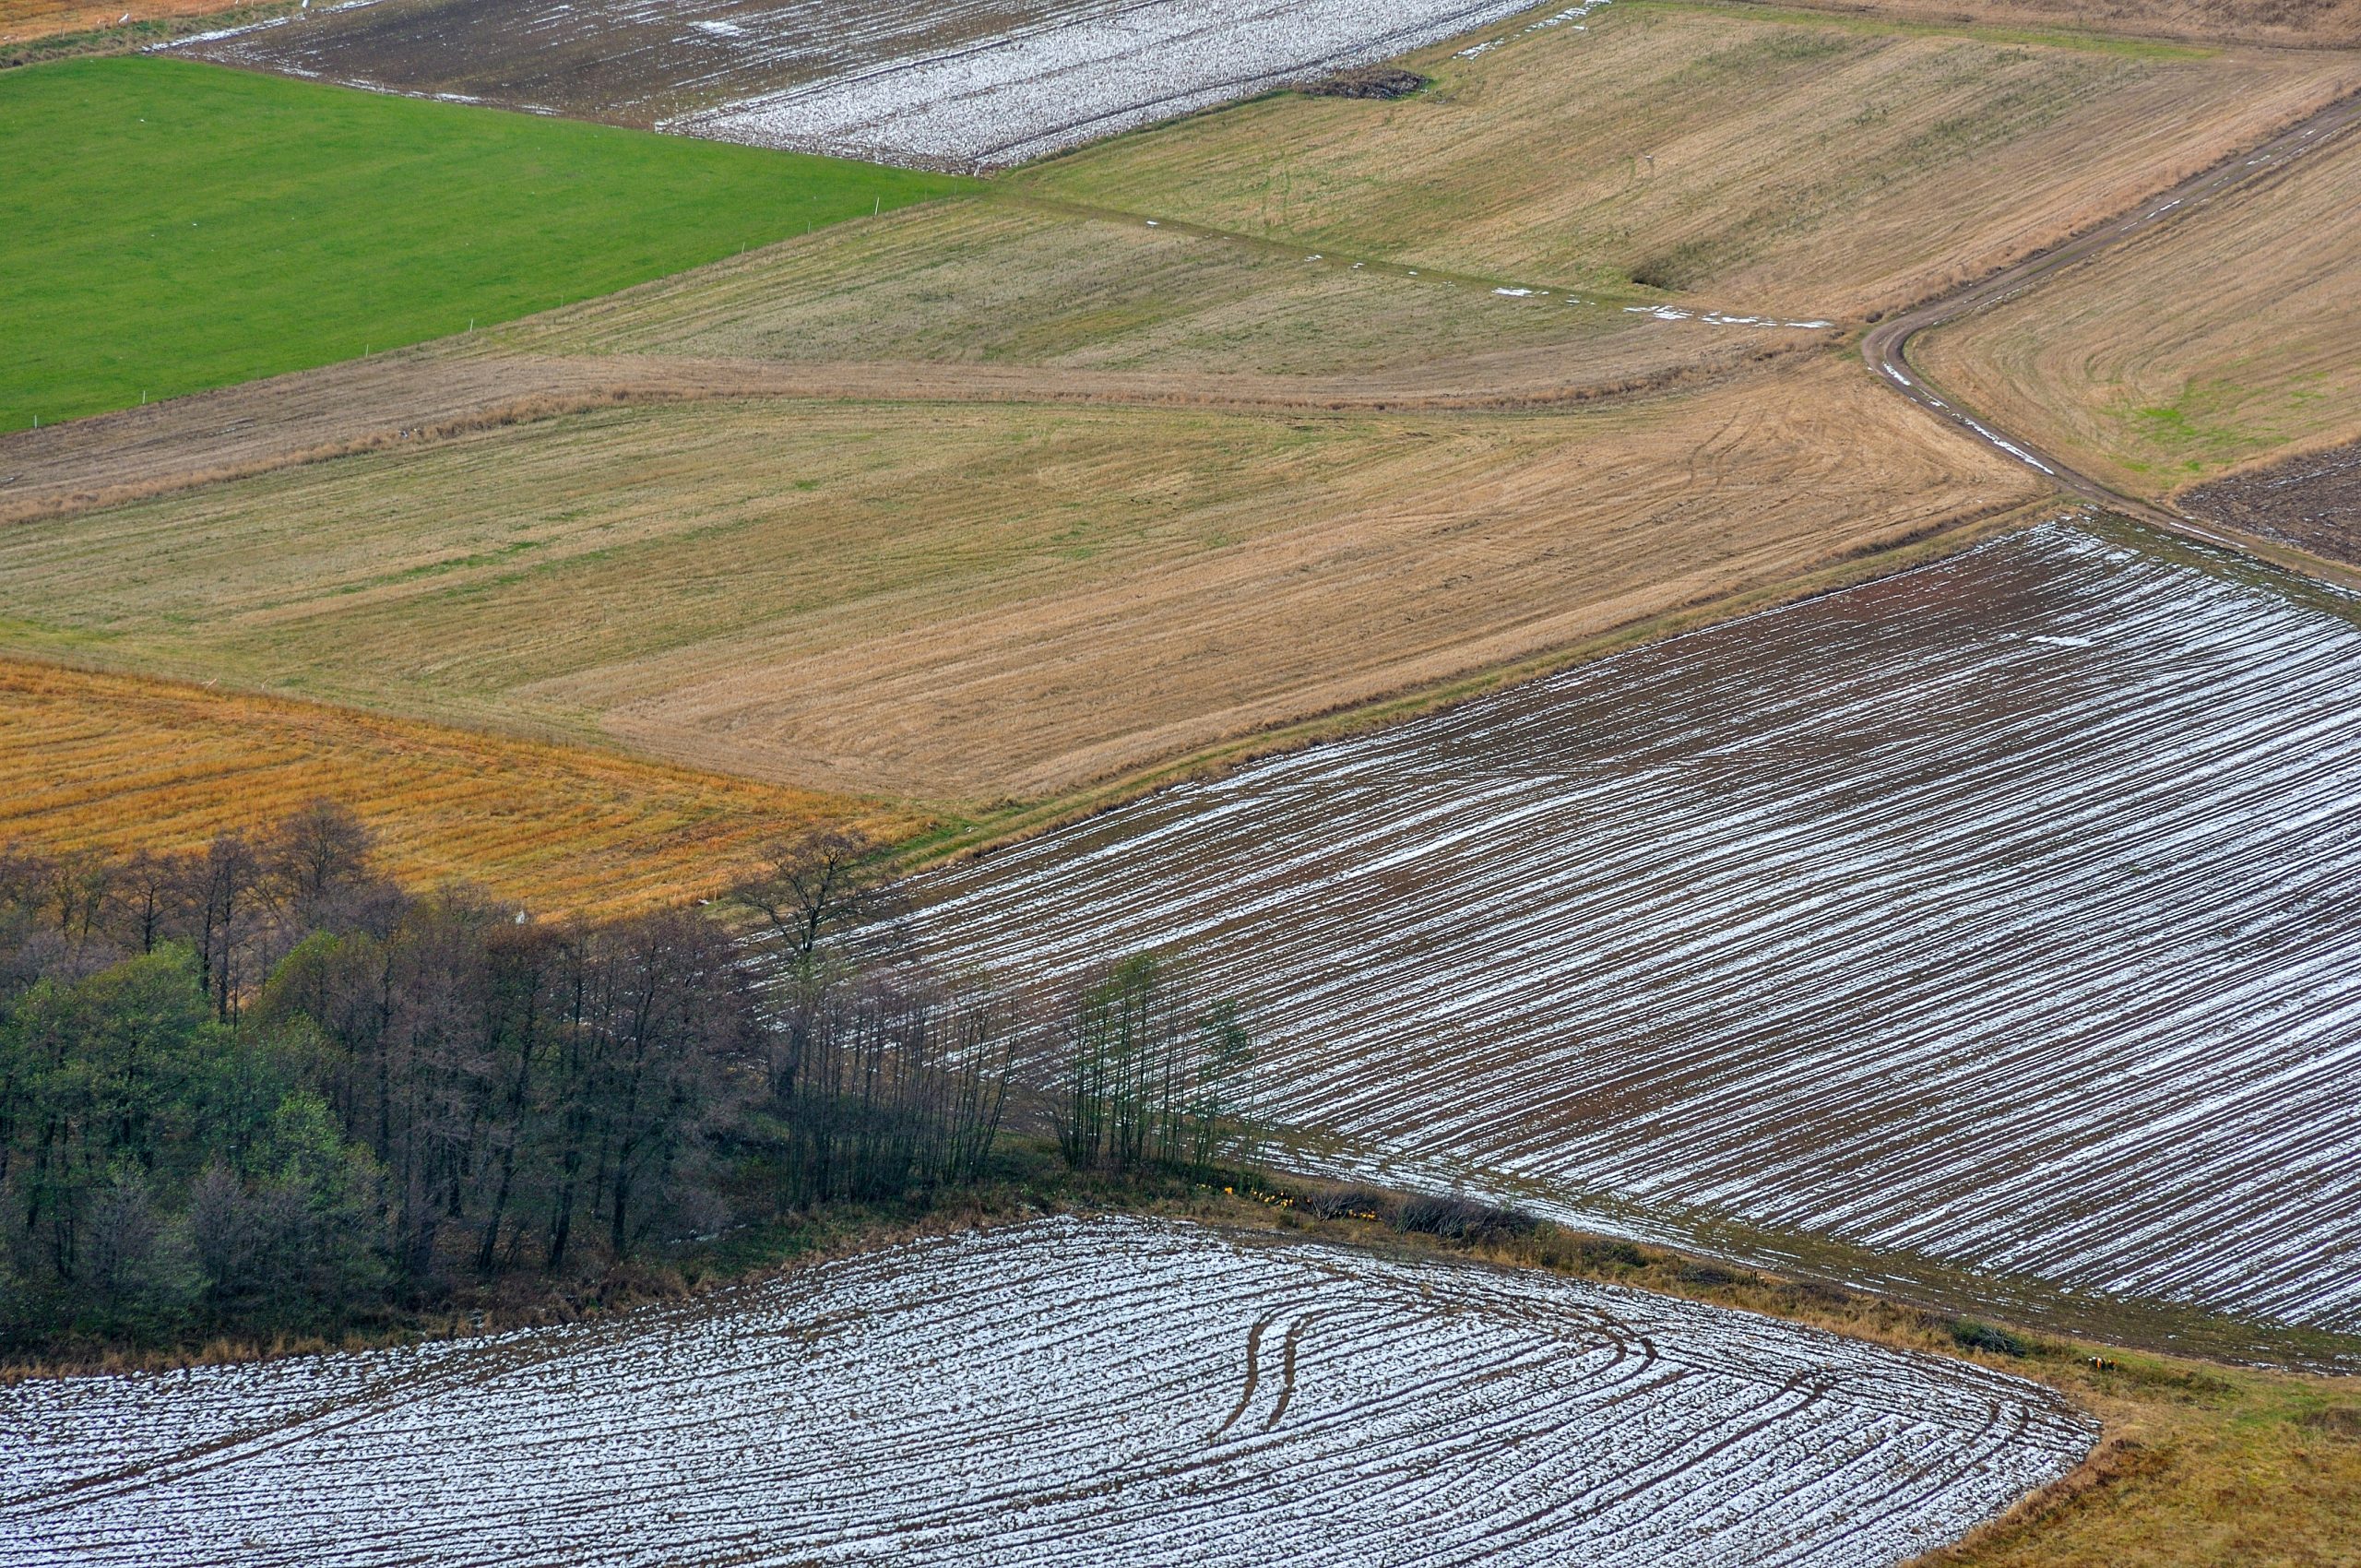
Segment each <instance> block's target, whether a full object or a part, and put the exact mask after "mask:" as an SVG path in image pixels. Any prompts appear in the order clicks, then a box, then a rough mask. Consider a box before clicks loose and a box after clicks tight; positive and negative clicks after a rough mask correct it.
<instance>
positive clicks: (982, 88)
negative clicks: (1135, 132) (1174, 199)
mask: <svg viewBox="0 0 2361 1568" xmlns="http://www.w3.org/2000/svg"><path fill="white" fill-rule="evenodd" d="M1521 8H1522V7H1521V6H1519V5H1518V4H1517V3H1516V0H1135V3H1133V4H1128V5H1120V6H1109V7H1108V8H1106V9H1104V10H1102V11H1097V12H1094V13H1092V14H1088V15H1084V16H1078V17H1064V18H1056V19H1053V20H1050V21H1046V22H1043V23H1040V24H1038V25H1035V26H1032V27H1028V28H1022V29H1018V30H1014V31H1013V32H1010V33H1008V34H1005V35H1003V36H1001V37H997V38H993V39H991V40H988V41H986V42H981V43H977V44H971V45H967V46H964V47H960V48H955V49H949V50H943V51H940V52H937V53H931V54H924V55H918V56H912V57H905V58H900V59H894V60H888V61H885V62H884V63H882V64H878V65H872V66H869V67H867V68H865V69H861V70H859V71H856V72H852V73H850V74H848V75H843V76H838V77H831V78H829V79H827V80H824V81H819V82H814V83H812V84H809V85H805V86H800V87H793V88H789V89H785V90H782V91H777V92H770V93H764V94H760V95H758V96H755V97H752V98H747V99H742V100H738V101H730V102H728V103H724V104H720V105H718V106H717V107H713V108H709V109H702V110H697V111H694V112H692V113H686V114H682V115H677V116H674V117H672V118H670V119H668V120H665V121H663V122H662V123H661V124H660V125H658V129H660V130H667V131H676V132H680V133H682V134H684V135H689V136H700V137H714V138H717V139H719V140H723V141H736V142H747V143H751V144H753V145H755V146H758V147H774V148H791V149H795V150H799V151H806V152H824V153H832V154H836V155H838V156H843V157H853V158H864V159H869V160H874V161H882V162H889V163H904V164H911V165H916V166H920V167H927V168H954V169H989V168H999V167H1004V166H1006V165H1009V164H1014V163H1021V162H1024V161H1026V160H1028V159H1033V158H1038V157H1041V156H1043V155H1044V154H1047V153H1050V152H1056V151H1059V150H1062V149H1063V148H1070V147H1074V146H1077V145H1079V144H1081V143H1083V142H1086V141H1090V140H1094V139H1096V138H1097V137H1104V136H1110V135H1112V134H1114V133H1116V132H1118V131H1122V130H1128V129H1131V128H1133V126H1137V125H1148V124H1150V123H1152V122H1155V121H1157V120H1165V119H1170V118H1173V117H1175V116H1177V115H1181V114H1188V113H1194V112H1195V111H1198V110H1201V109H1206V108H1211V107H1213V106H1214V105H1216V104H1218V103H1223V102H1227V101H1230V100H1232V99H1238V98H1244V97H1249V96H1251V95H1252V94H1254V93H1257V92H1261V91H1264V90H1266V89H1271V88H1274V87H1277V86H1280V85H1282V84H1284V83H1287V82H1289V81H1293V80H1297V79H1299V78H1302V77H1307V76H1312V75H1318V74H1320V73H1323V72H1326V71H1332V70H1336V69H1340V68H1344V67H1349V66H1354V65H1372V64H1375V63H1376V62H1378V61H1381V60H1386V59H1391V58H1393V57H1394V56H1395V55H1398V54H1402V53H1406V52H1408V51H1410V50H1414V49H1418V48H1422V47H1424V46H1426V45H1428V44H1430V43H1436V42H1442V40H1444V39H1448V38H1451V37H1453V36H1454V35H1456V34H1459V33H1463V32H1465V31H1467V30H1470V29H1473V28H1477V27H1481V26H1483V25H1485V24H1486V23H1488V22H1492V21H1497V20H1499V19H1500V18H1502V17H1504V16H1509V15H1513V14H1514V13H1515V12H1516V11H1518V10H1519V9H1521Z"/></svg>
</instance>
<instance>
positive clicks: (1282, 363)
mask: <svg viewBox="0 0 2361 1568" xmlns="http://www.w3.org/2000/svg"><path fill="white" fill-rule="evenodd" d="M1355 259H1356V258H1354V257H1351V256H1341V255H1340V256H1323V257H1321V258H1319V259H1318V260H1314V259H1312V258H1311V256H1310V255H1308V254H1307V253H1306V252H1305V251H1304V250H1302V249H1301V248H1299V247H1297V246H1293V245H1287V246H1279V245H1274V244H1269V243H1266V242H1263V241H1258V240H1252V239H1248V238H1243V237H1240V236H1236V235H1227V234H1217V233H1207V232H1199V231H1195V230H1191V229H1187V228H1182V227H1179V226H1176V225H1172V224H1164V223H1159V224H1158V225H1157V226H1155V227H1150V226H1149V224H1148V222H1147V221H1146V220H1145V219H1143V218H1137V217H1126V218H1116V217H1109V216H1101V215H1094V214H1091V213H1087V212H1075V211H1066V210H1061V209H1054V208H1042V207H1038V206H1035V205H1032V204H1030V203H1028V202H1026V201H1024V200H1022V199H1008V198H1006V197H1005V196H1003V197H1002V198H1000V199H994V198H991V197H987V198H986V199H981V200H971V201H963V202H956V203H937V204H935V205H932V206H929V207H922V208H911V209H909V210H908V211H905V212H901V213H896V214H894V215H892V216H890V217H888V218H886V219H884V220H880V221H877V222H874V223H855V224H846V225H843V226H840V227H838V228H834V229H830V230H827V231H825V232H822V233H819V234H814V235H811V236H809V237H801V238H797V239H793V240H789V241H787V242H785V243H783V244H777V245H773V246H771V247H769V248H768V249H765V250H762V251H757V252H753V253H751V254H749V255H743V256H737V257H732V258H730V259H729V260H726V261H722V262H717V263H715V264H714V265H713V266H710V267H700V268H698V269H697V270H695V271H694V272H685V273H682V274H679V275H677V276H675V277H672V278H668V279H659V280H658V281H656V282H653V283H647V284H643V285H641V286H640V287H638V288H635V289H630V290H626V291H623V292H622V293H618V294H610V295H607V296H605V297H604V298H601V299H597V300H591V301H586V302H584V303H581V304H577V305H570V306H567V307H565V308H564V309H561V310H555V311H552V312H549V313H548V314H546V315H540V316H535V317H531V318H529V319H528V320H525V321H522V322H517V323H514V324H512V325H510V326H507V327H502V328H500V329H498V330H497V331H493V332H488V333H485V334H483V335H482V337H481V343H482V344H483V346H484V350H485V351H489V352H493V353H517V352H524V353H534V354H548V353H564V354H633V355H641V354H664V355H694V356H710V357H716V358H736V357H751V358H756V359H763V360H776V361H793V362H810V361H856V360H869V361H926V362H971V363H982V364H1031V365H1049V366H1058V367H1062V368H1072V369H1084V368H1087V369H1092V370H1124V371H1153V372H1163V373H1171V374H1176V375H1178V376H1187V375H1192V374H1219V375H1223V376H1232V375H1240V374H1255V375H1270V376H1299V377H1316V378H1335V377H1337V376H1340V375H1352V376H1355V377H1361V378H1370V377H1374V376H1378V375H1382V374H1387V373H1392V374H1395V375H1403V374H1414V373H1424V372H1426V371H1427V370H1428V368H1429V367H1431V366H1433V365H1435V364H1437V363H1439V362H1441V363H1451V362H1465V361H1469V360H1473V359H1478V358H1480V359H1482V360H1483V361H1486V362H1494V361H1499V360H1501V359H1502V358H1504V357H1511V358H1514V359H1522V360H1536V359H1539V358H1541V357H1543V356H1545V355H1546V356H1547V357H1548V359H1549V360H1550V362H1552V364H1553V366H1554V367H1555V368H1556V369H1557V370H1558V371H1559V373H1560V374H1569V373H1575V372H1580V373H1584V374H1591V375H1593V376H1615V375H1624V374H1636V373H1644V372H1646V371H1652V370H1656V369H1660V368H1662V367H1664V366H1665V365H1667V364H1668V363H1673V362H1679V361H1680V360H1682V359H1684V358H1701V357H1709V356H1711V355H1712V354H1713V353H1714V352H1716V351H1717V350H1721V349H1724V348H1726V347H1727V346H1728V345H1729V344H1730V343H1731V342H1732V341H1733V340H1738V341H1743V340H1744V339H1747V338H1748V337H1750V336H1760V335H1759V334H1757V335H1750V334H1748V333H1745V332H1743V331H1738V330H1733V329H1731V328H1728V327H1703V326H1699V325H1697V324H1694V323H1687V324H1681V323H1667V322H1661V321H1655V320H1653V319H1644V318H1641V317H1636V316H1632V315H1628V314H1626V313H1625V312H1624V311H1623V310H1622V309H1621V308H1620V306H1621V305H1622V304H1623V303H1626V302H1627V301H1629V300H1631V299H1634V298H1637V297H1639V296H1640V295H1641V294H1643V293H1644V292H1645V291H1640V290H1633V289H1630V288H1626V289H1624V290H1622V291H1619V292H1618V293H1617V294H1615V296H1614V297H1613V298H1612V299H1611V300H1602V301H1596V302H1593V303H1590V304H1587V305H1581V306H1577V305H1573V304H1571V303H1568V302H1567V301H1566V300H1565V298H1564V297H1562V296H1560V295H1554V294H1553V295H1552V296H1550V297H1548V298H1540V297H1535V298H1531V299H1518V298H1510V297H1505V296H1502V295H1499V294H1495V293H1494V292H1493V291H1492V290H1493V288H1494V287H1495V286H1496V285H1501V284H1514V283H1515V282H1517V281H1518V280H1517V279H1513V278H1500V279H1467V278H1458V277H1453V276H1448V275H1442V274H1431V273H1430V274H1428V275H1425V276H1422V277H1420V278H1416V279H1413V278H1408V277H1405V276H1403V275H1402V271H1401V269H1399V268H1394V267H1371V266H1367V265H1363V266H1361V267H1355V266H1354V261H1355Z"/></svg>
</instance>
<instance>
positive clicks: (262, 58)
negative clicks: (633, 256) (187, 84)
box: [185, 0, 1106, 127]
mask: <svg viewBox="0 0 2361 1568" xmlns="http://www.w3.org/2000/svg"><path fill="white" fill-rule="evenodd" d="M1105 8H1106V6H1105V0H872V3H870V4H864V5H860V6H847V5H844V4H842V3H841V0H679V3H676V4H667V5H662V6H649V5H641V4H634V3H631V0H526V3H523V4H519V3H517V0H375V3H374V4H371V5H367V6H323V7H322V8H321V9H320V12H319V14H318V15H315V16H307V17H304V18H301V19H300V20H297V21H292V22H288V23H284V24H280V25H278V26H274V27H270V28H256V29H252V30H243V31H240V32H237V33H235V34H233V35H231V36H230V37H227V38H222V39H218V40H210V41H208V42H204V43H200V44H195V45H189V46H185V47H186V48H187V50H188V52H189V53H194V54H196V55H198V56H199V57H202V58H206V59H212V60H219V61H221V62H223V63H224V64H228V65H246V66H252V67H256V68H259V69H263V70H274V71H280V72H284V73H287V74H289V75H292V76H302V77H318V78H324V79H326V80H329V81H341V82H352V83H366V84H369V85H372V86H376V87H381V88H386V89H391V90H394V91H397V92H411V93H424V94H430V95H432V94H445V93H447V94H450V95H452V96H455V97H459V98H464V99H467V100H469V101H473V102H482V103H495V104H503V105H506V106H508V107H511V108H524V109H538V110H541V111H544V112H554V113H562V114H572V115H575V116H578V117H580V118H582V119H587V120H606V121H610V122H612V123H614V124H616V125H637V126H641V127H647V126H652V125H655V124H656V123H657V122H658V120H662V119H665V118H667V117H669V116H670V115H674V114H679V113H684V112H686V111H689V110H692V109H701V108H709V107H712V106H713V105H716V104H719V103H726V102H729V101H733V100H736V99H742V98H747V97H752V96H754V95H757V94H760V93H765V92H771V91H777V90H778V89H784V88H789V87H795V86H799V85H801V84H804V83H809V82H813V81H817V80H821V79H824V78H825V77H831V76H836V75H838V74H841V73H846V72H860V71H862V70H865V69H868V68H870V67H872V66H874V65H878V64H880V63H881V62H884V61H887V60H892V59H896V58H899V57H902V56H906V55H924V54H930V53H935V52H937V51H955V50H958V49H961V48H965V47H969V46H972V45H974V44H977V43H979V42H986V41H989V40H991V39H993V38H996V37H998V36H1000V35H1002V34H1003V33H1006V32H1010V31H1013V30H1024V29H1029V28H1037V27H1039V26H1041V25H1043V24H1044V23H1054V22H1056V21H1057V20H1059V19H1061V18H1070V17H1074V16H1078V15H1085V14H1088V13H1091V12H1094V11H1098V10H1102V9H1105Z"/></svg>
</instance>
